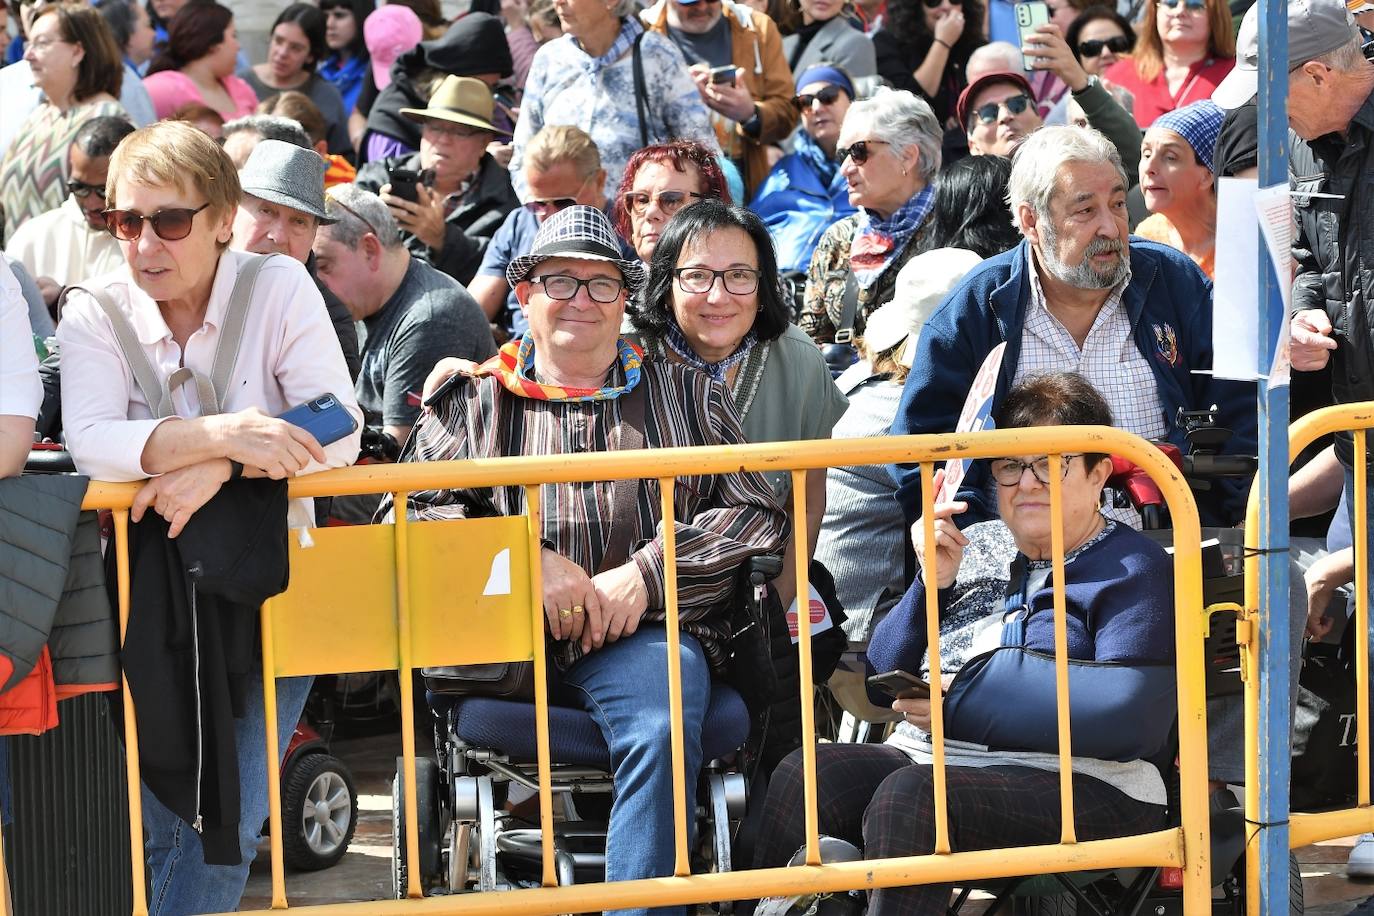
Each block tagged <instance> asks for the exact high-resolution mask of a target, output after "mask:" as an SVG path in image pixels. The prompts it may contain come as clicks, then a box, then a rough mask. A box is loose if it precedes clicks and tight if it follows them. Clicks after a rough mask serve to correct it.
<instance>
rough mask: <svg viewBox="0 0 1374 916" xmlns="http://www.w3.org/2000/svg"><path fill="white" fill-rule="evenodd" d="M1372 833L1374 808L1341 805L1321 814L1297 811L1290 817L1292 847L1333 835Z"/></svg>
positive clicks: (1305, 844) (1316, 841)
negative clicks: (1338, 808) (1336, 809)
mask: <svg viewBox="0 0 1374 916" xmlns="http://www.w3.org/2000/svg"><path fill="white" fill-rule="evenodd" d="M1370 832H1374V808H1342V809H1341V810H1339V811H1322V812H1319V813H1307V812H1300V811H1295V812H1293V813H1292V814H1291V815H1289V817H1288V847H1289V848H1290V849H1298V848H1300V847H1303V846H1311V845H1312V844H1313V843H1320V842H1322V841H1323V840H1329V839H1331V838H1333V837H1347V836H1356V835H1358V834H1361V833H1370Z"/></svg>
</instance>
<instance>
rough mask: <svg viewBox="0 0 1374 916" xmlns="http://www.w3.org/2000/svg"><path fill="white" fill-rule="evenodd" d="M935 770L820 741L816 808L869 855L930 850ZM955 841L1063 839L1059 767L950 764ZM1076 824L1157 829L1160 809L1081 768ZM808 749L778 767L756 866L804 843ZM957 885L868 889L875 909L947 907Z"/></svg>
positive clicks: (830, 829) (1094, 828) (1086, 833)
mask: <svg viewBox="0 0 1374 916" xmlns="http://www.w3.org/2000/svg"><path fill="white" fill-rule="evenodd" d="M932 773H933V771H932V769H931V768H930V767H929V766H926V765H924V764H913V763H912V762H911V758H910V757H908V756H907V755H906V754H904V753H902V752H901V751H900V750H898V749H896V748H894V747H888V746H886V745H880V744H821V745H817V747H816V795H817V798H818V803H817V816H818V820H819V827H820V832H821V833H822V834H825V835H828V836H833V837H838V838H840V839H843V840H847V841H848V842H850V843H853V844H854V845H855V846H858V847H859V848H861V849H863V851H864V857H865V858H868V859H885V858H891V857H896V856H911V855H926V854H929V853H931V852H932V851H934V848H935V806H934V781H933V775H932ZM945 783H946V786H947V789H948V796H949V832H950V845H951V846H952V847H953V849H954V850H956V851H969V850H975V849H999V848H1004V847H1013V846H1036V845H1040V844H1045V843H1057V842H1058V841H1059V828H1060V817H1059V774H1058V773H1055V772H1050V771H1047V770H1035V769H1031V768H1029V767H1013V766H1005V767H981V768H979V767H955V766H951V767H947V768H946V769H945ZM1073 801H1074V824H1075V827H1076V828H1077V836H1078V839H1080V840H1099V839H1106V838H1109V837H1118V836H1130V835H1132V834H1138V833H1147V832H1149V831H1152V830H1157V829H1159V828H1160V827H1162V826H1163V824H1164V808H1163V807H1162V806H1160V805H1151V804H1147V803H1145V802H1139V801H1136V800H1134V799H1132V798H1130V797H1129V796H1127V795H1125V794H1123V793H1122V792H1120V791H1119V790H1117V789H1115V788H1113V787H1112V786H1110V785H1108V784H1107V783H1105V782H1102V781H1101V780H1098V779H1094V778H1092V777H1091V776H1084V775H1082V774H1075V775H1074V778H1073ZM805 818H806V814H805V810H804V808H803V792H802V757H801V751H800V750H798V751H795V752H793V753H792V754H791V755H789V756H788V757H787V759H786V760H784V761H783V762H782V763H781V764H779V765H778V768H777V770H776V771H774V773H773V778H772V782H771V783H770V784H769V787H768V800H767V803H766V804H765V805H764V810H763V822H762V824H761V827H760V830H759V845H758V847H757V849H756V850H755V854H754V867H755V868H769V867H774V866H780V865H786V864H787V861H788V859H790V858H791V857H792V854H793V853H795V852H796V851H797V850H798V849H800V848H801V847H802V846H803V845H805V843H806V837H805V830H806V820H805ZM950 889H951V886H950V885H948V884H926V885H916V886H913V887H893V888H884V889H879V890H876V891H873V892H872V893H871V894H870V895H869V914H870V916H889V914H899V916H920V914H943V913H944V912H945V910H946V908H947V907H948V905H949V896H950Z"/></svg>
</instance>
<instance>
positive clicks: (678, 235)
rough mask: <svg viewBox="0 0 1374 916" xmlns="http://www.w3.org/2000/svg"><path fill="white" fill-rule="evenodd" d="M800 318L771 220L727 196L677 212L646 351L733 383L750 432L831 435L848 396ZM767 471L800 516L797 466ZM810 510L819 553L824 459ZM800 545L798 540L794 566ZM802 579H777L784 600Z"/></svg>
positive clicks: (649, 306)
mask: <svg viewBox="0 0 1374 916" xmlns="http://www.w3.org/2000/svg"><path fill="white" fill-rule="evenodd" d="M790 318H791V315H790V313H789V311H788V308H787V304H786V300H785V299H784V298H783V295H782V289H781V285H780V283H779V280H778V264H777V259H776V257H775V256H774V254H773V240H772V239H771V238H770V237H769V235H768V227H767V226H765V225H764V224H763V220H761V219H759V217H758V215H757V214H755V213H754V212H753V211H751V210H746V209H744V208H743V207H734V206H731V205H730V204H729V203H728V202H726V201H723V200H703V201H700V202H698V203H694V204H691V205H689V206H685V207H683V208H682V210H681V211H679V212H678V213H677V214H676V215H675V216H674V217H673V218H672V219H671V220H670V221H669V222H668V225H667V227H666V228H665V229H664V230H663V235H662V237H661V238H660V239H659V240H658V243H657V245H656V246H655V248H654V255H653V260H652V261H651V262H650V265H649V285H648V288H647V289H646V290H645V292H644V299H643V302H642V303H641V304H640V306H639V307H638V308H637V309H636V310H635V312H634V314H633V315H632V320H633V323H634V327H635V330H636V331H637V332H638V334H639V338H640V342H641V343H642V344H643V346H644V353H645V359H649V360H652V359H667V360H670V361H672V362H676V363H682V364H685V365H687V366H691V367H692V368H694V369H698V370H700V371H702V372H705V373H706V374H707V375H710V376H711V377H712V378H714V379H715V380H716V381H718V382H720V383H722V384H723V385H725V387H726V388H728V389H729V390H730V393H731V395H732V396H733V398H734V402H735V409H736V410H737V411H738V412H739V415H740V426H741V428H742V429H743V430H744V436H745V438H746V439H748V440H749V441H750V442H785V441H794V440H798V439H828V438H830V430H831V429H832V428H833V427H834V425H835V421H837V420H839V418H840V417H841V416H842V415H843V414H844V409H845V406H846V404H847V402H846V401H845V399H844V396H843V395H841V394H840V392H839V389H837V388H836V387H835V385H834V383H833V382H832V381H831V380H830V368H829V366H827V365H826V363H825V359H824V358H823V357H822V356H821V352H820V350H818V349H817V348H816V346H815V344H813V343H812V342H811V339H810V338H809V337H807V336H806V335H805V334H803V333H802V331H801V329H799V328H798V327H797V326H796V325H794V324H792V323H791V321H790ZM764 476H766V477H768V478H769V482H770V483H771V484H772V485H773V489H774V492H776V493H777V494H778V497H779V498H780V499H781V500H782V504H783V505H784V506H786V507H787V508H788V513H789V516H790V514H791V507H792V500H791V487H792V479H791V475H790V473H787V472H783V473H776V474H766V475H764ZM806 514H807V531H808V533H809V535H810V541H809V543H808V544H806V545H805V550H806V556H807V557H808V558H810V556H811V554H812V552H813V551H814V550H815V547H816V538H817V536H818V535H819V533H820V523H821V518H822V517H823V516H824V515H825V469H824V468H821V469H820V470H816V471H808V472H807V475H806ZM795 553H796V544H795V543H789V544H788V548H787V559H786V565H784V567H783V568H784V569H792V568H793V566H792V565H791V564H792V563H793V562H794V560H793V557H794V555H795ZM792 579H793V577H791V576H779V577H778V579H777V580H776V581H775V582H774V583H773V584H774V586H775V587H777V590H778V593H779V597H780V598H781V599H782V604H783V607H787V606H788V605H790V604H791V603H792V599H793V597H795V594H794V588H795V586H794V583H793V581H792Z"/></svg>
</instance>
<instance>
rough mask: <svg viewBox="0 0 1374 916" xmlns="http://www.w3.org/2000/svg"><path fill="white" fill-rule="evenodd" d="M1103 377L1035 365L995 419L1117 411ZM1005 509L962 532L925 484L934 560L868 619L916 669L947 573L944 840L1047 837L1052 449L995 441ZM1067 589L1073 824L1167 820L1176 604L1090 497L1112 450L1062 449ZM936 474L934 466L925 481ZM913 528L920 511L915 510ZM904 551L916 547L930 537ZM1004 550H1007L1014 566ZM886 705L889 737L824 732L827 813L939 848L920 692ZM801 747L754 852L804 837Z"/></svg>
mask: <svg viewBox="0 0 1374 916" xmlns="http://www.w3.org/2000/svg"><path fill="white" fill-rule="evenodd" d="M1111 423H1112V417H1111V411H1110V408H1109V407H1108V406H1107V404H1106V402H1105V401H1104V399H1103V398H1102V396H1101V395H1100V394H1099V393H1098V392H1097V391H1096V390H1095V389H1094V388H1093V387H1092V386H1091V385H1089V384H1088V383H1087V382H1086V381H1085V380H1084V379H1083V378H1082V377H1080V376H1078V375H1075V374H1072V373H1055V374H1049V375H1040V376H1032V377H1030V378H1028V379H1026V380H1024V381H1023V382H1021V383H1019V384H1018V385H1016V386H1015V387H1014V388H1013V389H1012V391H1011V392H1010V393H1009V394H1008V395H1007V397H1006V399H1005V401H1004V403H1003V405H1002V407H1001V408H1000V410H999V415H998V417H997V427H998V428H999V429H1006V428H1014V427H1026V426H1047V425H1067V424H1092V425H1104V426H1110V425H1111ZM989 464H990V471H991V477H992V478H993V480H995V482H996V486H997V500H998V507H999V510H1000V515H1001V522H986V523H981V524H979V525H974V526H970V528H969V529H968V530H967V531H965V532H961V531H960V530H959V528H958V526H957V525H956V524H955V522H954V516H956V515H958V514H959V513H960V512H962V511H963V509H964V506H963V504H962V503H958V502H936V503H935V505H934V508H933V511H934V514H935V522H934V529H935V554H936V568H935V569H934V570H930V569H922V570H921V571H920V574H919V575H918V576H917V578H916V581H915V582H914V583H913V585H912V586H911V588H910V589H909V590H908V591H907V593H906V595H905V596H904V597H903V599H902V601H901V602H900V603H899V604H898V605H897V607H896V608H894V609H893V611H892V612H891V613H890V614H889V615H888V616H887V617H886V618H885V619H884V620H883V621H882V622H881V623H880V624H879V626H878V627H877V629H876V630H875V631H874V634H873V639H872V641H871V643H870V645H869V648H868V663H869V672H870V674H873V673H875V672H889V671H903V672H918V673H921V674H923V675H925V676H927V677H929V676H930V674H928V673H927V671H926V667H925V666H926V665H927V664H928V658H927V657H926V648H927V638H926V629H925V603H926V588H927V587H928V585H929V584H930V583H931V580H932V579H933V580H934V585H935V587H936V588H938V589H939V601H940V613H941V618H942V621H943V622H942V624H941V639H940V650H941V651H940V660H941V665H942V668H943V669H944V670H943V672H936V673H935V674H936V675H937V676H941V677H942V681H943V683H944V685H945V689H946V698H945V702H944V723H945V724H944V728H945V739H946V740H945V760H946V763H947V770H946V781H947V789H948V800H949V808H948V811H949V833H950V842H951V845H952V847H953V849H954V851H956V852H958V851H967V850H975V849H993V848H1001V847H1011V846H1027V845H1037V844H1042V843H1054V842H1057V841H1058V839H1059V833H1060V810H1059V773H1058V767H1059V757H1058V746H1057V730H1056V729H1057V726H1056V698H1055V676H1054V612H1053V603H1054V598H1053V584H1052V583H1051V581H1050V577H1051V531H1052V529H1051V525H1052V521H1051V514H1050V487H1049V480H1050V477H1049V475H1050V473H1051V472H1050V468H1051V466H1052V465H1051V463H1050V462H1049V460H1048V459H1046V458H1045V457H1044V456H1037V455H1021V456H1012V457H1006V458H997V459H992V460H991V461H990V462H989ZM1060 467H1061V471H1062V474H1063V486H1062V491H1061V492H1062V508H1063V537H1064V541H1063V543H1064V561H1065V564H1064V579H1065V581H1064V583H1063V589H1064V595H1065V605H1066V611H1067V613H1066V623H1067V635H1068V641H1067V645H1068V654H1069V658H1070V662H1069V697H1070V704H1071V715H1072V734H1073V753H1074V761H1073V788H1074V814H1075V825H1076V828H1077V836H1078V838H1079V839H1080V840H1088V839H1103V838H1108V837H1115V836H1126V835H1130V834H1136V833H1144V832H1148V831H1151V830H1155V829H1159V828H1161V827H1162V826H1163V825H1164V821H1165V813H1166V791H1165V782H1164V779H1163V776H1162V774H1161V766H1163V765H1165V764H1167V763H1168V762H1171V761H1172V753H1171V751H1172V742H1171V731H1172V727H1173V723H1174V720H1175V716H1176V708H1175V707H1176V703H1175V692H1174V668H1173V658H1174V619H1173V617H1174V614H1173V587H1172V586H1173V574H1172V565H1171V562H1170V561H1169V559H1168V557H1167V555H1166V554H1165V552H1164V551H1163V550H1162V549H1161V548H1160V547H1158V546H1157V545H1156V544H1154V543H1153V542H1151V541H1149V540H1148V539H1146V538H1145V537H1144V536H1142V535H1140V534H1139V533H1137V532H1135V531H1133V530H1131V529H1130V528H1128V527H1126V526H1125V525H1119V524H1117V523H1115V522H1113V521H1111V520H1109V519H1107V518H1106V517H1105V516H1103V514H1102V513H1101V511H1100V506H1101V494H1102V488H1103V486H1104V484H1105V482H1106V480H1107V477H1108V475H1109V474H1110V472H1111V461H1110V459H1109V458H1108V457H1107V456H1106V455H1102V454H1094V453H1087V454H1074V455H1069V454H1066V455H1063V456H1062V458H1061V465H1060ZM942 477H943V475H942V473H937V474H936V475H935V485H936V489H937V491H938V490H939V488H940V485H941V483H942ZM916 530H917V531H918V532H920V531H922V530H923V527H922V525H921V524H918V525H917V528H916ZM916 555H917V557H920V558H921V559H922V563H923V564H924V551H923V548H922V545H921V544H920V543H918V544H917V545H916ZM1007 561H1010V568H1009V570H1008V565H1007ZM870 692H871V693H874V695H873V697H872V699H873V702H875V703H877V702H879V701H882V703H883V705H889V704H890V705H891V707H892V708H893V709H894V710H896V711H897V712H899V713H901V714H902V716H903V717H904V719H905V723H904V724H901V725H899V726H898V728H897V730H896V732H895V734H894V735H893V737H892V738H891V739H889V741H888V743H887V744H885V745H868V744H848V745H843V744H841V745H825V744H823V745H820V746H819V747H817V748H816V751H817V753H816V769H817V789H818V798H819V818H820V821H819V827H820V832H821V833H823V834H827V835H829V836H833V837H838V838H840V839H842V840H846V841H848V842H850V843H853V844H854V845H856V846H859V847H861V848H862V849H863V851H864V855H865V857H867V858H873V859H876V858H888V857H894V856H909V855H919V854H927V853H931V852H933V851H934V840H935V838H934V830H935V827H934V808H933V787H932V769H931V766H930V761H931V740H930V735H929V734H928V731H927V730H928V729H929V727H930V716H931V703H930V700H929V699H928V698H922V697H920V696H917V695H915V693H916V691H911V690H906V691H900V690H899V691H897V692H898V693H901V694H903V696H904V698H900V697H899V698H897V699H895V700H894V699H893V698H892V697H890V696H889V697H882V696H881V695H878V694H877V693H875V692H874V691H872V689H871V690H870ZM802 795H803V780H802V765H801V755H800V752H798V753H794V754H793V755H792V756H791V757H789V758H788V759H787V760H785V761H784V762H783V763H782V765H781V766H780V767H779V768H778V770H777V772H776V773H775V774H774V777H773V780H772V782H771V784H770V787H769V794H768V799H767V803H766V805H765V809H764V818H763V820H764V825H763V827H762V829H761V830H760V831H759V834H760V836H761V838H762V840H761V843H760V846H759V847H758V849H757V850H756V854H755V862H754V864H755V866H756V867H768V866H777V865H783V864H786V863H787V861H788V859H789V857H791V856H792V854H793V852H794V851H795V850H796V849H797V848H798V847H799V846H800V845H802V844H803V842H804V839H805V837H804V820H803V817H804V806H803V801H802ZM949 895H950V888H949V887H948V886H947V885H922V886H915V887H901V888H887V889H880V890H876V891H873V892H872V893H871V894H870V898H869V906H870V909H871V911H872V912H875V913H883V914H887V913H901V914H935V913H944V912H945V911H946V907H947V906H948V905H949V899H950V897H949Z"/></svg>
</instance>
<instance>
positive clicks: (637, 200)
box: [625, 191, 710, 216]
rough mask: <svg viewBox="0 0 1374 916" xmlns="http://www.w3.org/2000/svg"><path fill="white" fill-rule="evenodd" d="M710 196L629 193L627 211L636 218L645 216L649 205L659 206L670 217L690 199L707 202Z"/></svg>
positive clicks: (666, 192) (690, 192) (627, 194)
mask: <svg viewBox="0 0 1374 916" xmlns="http://www.w3.org/2000/svg"><path fill="white" fill-rule="evenodd" d="M709 196H710V195H708V194H698V193H697V192H696V191H659V192H658V193H657V194H650V193H649V192H648V191H627V192H626V193H625V209H626V210H629V211H630V212H631V213H633V214H634V215H635V216H643V215H644V211H646V210H648V209H649V203H650V202H651V201H652V202H653V203H656V204H658V208H659V209H660V210H662V211H663V212H664V213H666V214H668V215H669V216H671V215H673V214H674V213H676V212H677V211H679V210H681V209H682V207H683V206H684V205H685V204H686V203H687V202H688V200H689V198H690V199H695V200H705V199H706V198H707V197H709Z"/></svg>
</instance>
